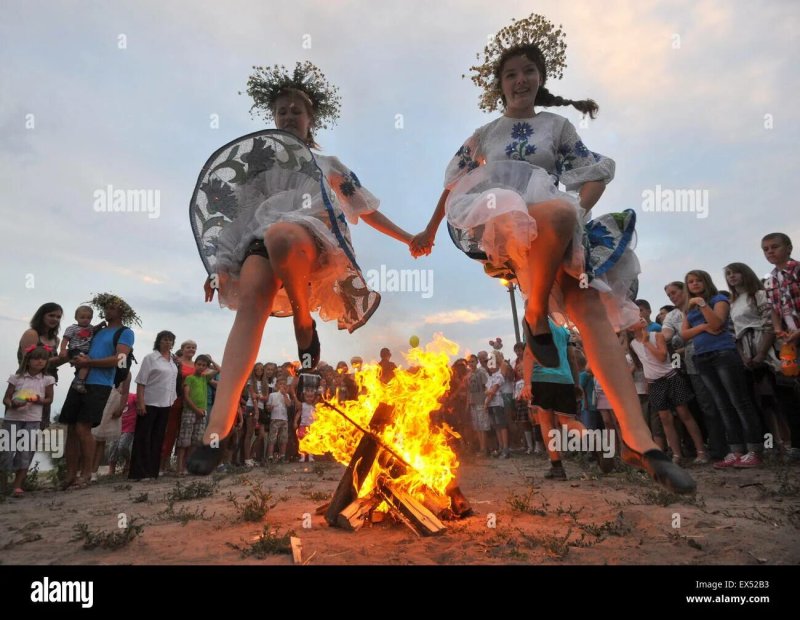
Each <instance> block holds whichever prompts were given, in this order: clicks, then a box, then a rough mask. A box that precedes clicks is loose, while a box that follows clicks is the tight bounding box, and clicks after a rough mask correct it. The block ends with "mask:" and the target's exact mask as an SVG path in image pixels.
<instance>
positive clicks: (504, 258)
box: [445, 112, 640, 329]
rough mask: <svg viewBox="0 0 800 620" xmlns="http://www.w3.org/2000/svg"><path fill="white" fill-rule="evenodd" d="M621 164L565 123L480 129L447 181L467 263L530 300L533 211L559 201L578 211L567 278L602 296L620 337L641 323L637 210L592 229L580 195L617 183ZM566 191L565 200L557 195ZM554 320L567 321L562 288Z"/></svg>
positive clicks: (522, 122) (506, 121) (552, 120)
mask: <svg viewBox="0 0 800 620" xmlns="http://www.w3.org/2000/svg"><path fill="white" fill-rule="evenodd" d="M614 167H615V164H614V161H613V160H611V159H609V158H608V157H605V156H603V155H600V154H598V153H594V152H592V151H590V150H589V149H588V148H586V146H585V145H584V144H583V142H582V141H581V139H580V137H579V136H578V134H577V132H576V131H575V127H574V126H573V125H572V124H571V123H570V122H569V121H568V120H567V119H566V118H564V117H562V116H559V115H557V114H552V113H549V112H540V113H538V114H536V116H534V117H533V118H529V119H514V118H508V117H506V116H501V117H500V118H498V119H496V120H494V121H492V122H491V123H488V124H487V125H484V126H483V127H481V128H479V129H478V130H477V131H476V132H475V133H474V134H473V135H472V136H471V137H470V138H469V139H468V140H467V141H466V142H465V143H464V144H463V146H462V147H461V148H460V149H459V150H458V151H457V152H456V154H455V156H454V157H453V159H452V160H451V162H450V164H449V165H448V167H447V171H446V173H445V187H446V188H447V189H449V190H450V194H449V196H448V198H447V202H446V204H445V211H446V213H447V221H448V231H449V232H450V236H451V239H452V240H453V242H454V243H455V245H456V246H457V247H458V248H459V249H461V250H462V251H463V252H464V253H465V254H467V256H469V257H470V258H473V259H475V260H479V261H481V262H483V263H484V270H485V271H486V272H487V273H488V274H489V275H492V276H495V277H505V278H507V279H516V280H517V281H518V282H519V285H520V289H521V290H522V292H523V294H524V295H525V296H526V297H527V293H528V289H529V286H530V274H529V270H528V257H529V253H530V249H531V243H532V242H533V241H534V240H535V239H536V237H537V234H538V230H537V224H536V220H535V219H534V218H533V217H531V215H530V214H529V213H528V205H530V204H535V203H538V202H544V201H547V200H554V199H560V200H565V201H567V202H568V203H569V204H571V205H573V206H574V208H575V210H576V213H577V214H578V225H577V226H576V228H575V232H574V234H573V238H572V244H571V246H570V252H569V255H568V256H566V257H565V259H564V264H563V267H564V269H565V271H566V272H567V273H568V274H570V275H571V276H573V277H575V278H576V279H581V278H582V277H583V276H584V274H585V277H586V280H587V284H588V285H589V286H591V287H593V288H596V289H597V290H598V291H600V292H601V298H602V299H603V302H604V305H605V307H606V311H607V314H608V318H609V320H610V321H611V323H612V325H614V327H615V329H620V328H623V327H627V326H628V325H631V324H633V323H635V322H636V321H638V320H639V310H638V307H637V306H636V305H635V304H634V303H633V302H632V300H633V299H634V298H635V296H636V292H637V290H638V274H639V271H640V269H639V261H638V259H637V258H636V255H635V254H634V253H633V251H632V247H633V242H634V229H635V223H636V214H635V212H634V211H632V210H630V209H629V210H626V211H624V212H623V213H611V214H606V215H602V216H600V217H598V218H596V219H594V220H590V221H584V220H588V216H587V215H586V214H585V213H584V211H583V209H582V208H581V207H580V204H579V202H578V197H577V195H576V194H575V193H574V192H576V191H577V190H579V189H580V187H581V185H583V183H585V182H587V181H603V182H605V183H608V182H610V181H611V180H612V179H613V178H614ZM559 183H561V184H563V185H564V187H565V189H566V191H561V190H560V189H559ZM550 312H551V313H556V314H558V313H562V314H563V300H562V299H561V295H560V289H559V287H558V286H557V285H556V286H554V287H553V293H552V294H551V299H550Z"/></svg>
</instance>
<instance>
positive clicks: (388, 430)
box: [300, 334, 459, 499]
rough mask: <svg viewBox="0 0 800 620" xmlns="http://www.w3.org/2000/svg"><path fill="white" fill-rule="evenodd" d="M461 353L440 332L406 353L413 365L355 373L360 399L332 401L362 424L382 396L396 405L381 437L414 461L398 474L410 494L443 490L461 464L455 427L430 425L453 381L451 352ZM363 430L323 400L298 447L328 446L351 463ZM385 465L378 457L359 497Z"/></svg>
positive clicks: (320, 450)
mask: <svg viewBox="0 0 800 620" xmlns="http://www.w3.org/2000/svg"><path fill="white" fill-rule="evenodd" d="M457 353H458V345H456V344H455V343H453V342H450V341H449V340H447V339H446V338H444V337H443V336H441V335H440V334H436V335H435V336H434V340H433V342H432V343H430V344H428V345H427V346H426V347H425V349H424V350H423V349H422V348H420V347H416V348H414V349H410V350H409V351H408V353H406V354H405V358H406V360H407V361H408V363H409V366H410V368H409V369H408V370H403V369H401V368H398V369H396V371H395V375H394V377H393V378H392V380H391V381H389V382H388V383H381V380H380V376H381V367H380V366H379V365H377V364H368V365H365V366H364V367H363V368H362V369H361V371H359V372H358V373H356V375H355V379H356V383H357V385H358V387H359V396H358V399H357V400H354V401H345V402H342V403H338V402H335V401H331V402H332V404H334V405H336V406H337V407H338V408H339V409H341V410H342V411H343V412H344V413H346V414H347V416H348V417H350V418H351V419H352V420H353V421H354V422H356V423H357V424H359V425H360V426H361V427H362V428H369V422H370V419H371V418H372V415H373V413H374V412H375V410H376V408H377V407H378V405H379V404H380V403H381V402H383V403H386V404H388V405H392V406H394V413H393V416H392V421H391V422H390V423H389V424H388V425H387V426H386V427H385V428H384V429H383V430H382V431H380V432H379V433H378V437H379V439H380V440H381V441H382V442H383V443H384V444H385V445H387V446H389V447H390V448H391V449H392V450H394V451H395V452H396V453H397V454H399V455H400V456H401V457H402V458H403V459H404V460H405V461H406V462H407V463H408V464H409V465H410V466H411V468H410V469H409V471H408V473H407V474H406V475H403V476H401V477H399V478H397V479H396V482H397V483H398V484H399V485H400V486H401V487H402V488H403V489H405V490H406V491H407V492H409V493H411V494H415V491H417V490H418V489H419V488H420V486H421V485H423V484H424V485H427V486H428V487H430V488H431V489H434V490H435V491H437V492H439V493H441V494H444V493H445V491H446V489H447V486H448V485H449V484H450V482H451V481H452V480H453V478H455V472H456V470H457V469H458V465H459V463H458V459H457V457H456V455H455V453H454V452H453V450H452V449H451V448H450V446H449V445H448V443H447V439H448V435H455V432H454V431H453V430H452V429H451V428H450V427H449V426H447V425H446V424H445V425H443V426H442V427H439V426H436V425H431V421H430V417H431V413H432V412H433V411H436V410H437V409H439V408H440V402H439V401H440V399H441V398H442V396H444V395H445V393H446V392H447V390H448V388H449V385H450V376H451V374H452V373H451V370H450V360H449V355H456V354H457ZM362 436H363V434H362V433H361V431H359V430H358V429H357V428H356V427H355V426H353V425H352V424H351V423H350V422H348V421H347V420H345V419H344V418H343V417H342V416H341V415H340V414H338V413H336V412H335V411H333V410H332V409H330V408H329V407H326V406H325V405H324V404H321V403H320V404H319V405H317V408H316V419H315V421H314V423H313V424H312V425H311V427H310V428H309V433H308V434H307V435H306V436H305V437H304V438H303V439H302V440H301V441H300V450H301V451H303V452H307V453H311V454H325V453H327V452H330V453H331V454H333V456H334V458H335V459H336V460H337V461H339V462H340V463H342V464H344V465H347V464H348V463H349V462H350V459H351V457H352V455H353V453H354V452H355V449H356V446H357V445H358V443H359V441H360V440H361V438H362ZM381 471H382V467H381V466H380V464H379V463H378V460H377V459H376V461H375V465H373V467H372V470H371V471H370V473H369V475H368V476H367V479H366V481H365V482H364V484H363V485H362V487H361V491H360V493H359V495H360V496H361V497H363V496H365V495H368V494H369V493H370V492H371V491H372V490H373V488H374V486H375V480H376V477H377V475H378V474H379V473H380V472H381ZM417 498H418V499H419V498H420V497H419V495H417Z"/></svg>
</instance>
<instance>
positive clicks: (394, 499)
mask: <svg viewBox="0 0 800 620" xmlns="http://www.w3.org/2000/svg"><path fill="white" fill-rule="evenodd" d="M376 492H377V494H378V495H380V497H381V498H382V499H383V500H384V501H386V503H387V504H389V506H390V507H391V508H393V509H394V510H396V511H398V512H399V513H400V514H401V515H402V516H403V520H404V521H405V522H406V523H407V524H408V525H409V526H410V527H411V529H412V530H413V531H415V532H417V533H419V532H421V533H422V534H423V535H425V536H435V535H437V534H441V533H442V532H444V531H445V529H447V528H445V526H444V523H442V522H441V521H439V519H437V518H436V515H434V514H433V513H432V512H431V511H430V510H428V509H427V508H425V506H423V505H422V504H421V503H420V502H418V501H417V500H416V499H414V498H413V497H412V496H411V495H410V494H409V493H406V492H405V491H404V490H402V489H401V488H399V487H398V486H397V485H395V484H394V483H393V482H392V481H391V480H389V478H387V477H386V476H383V475H382V476H379V477H378V486H377V490H376Z"/></svg>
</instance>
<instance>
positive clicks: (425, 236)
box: [408, 230, 434, 258]
mask: <svg viewBox="0 0 800 620" xmlns="http://www.w3.org/2000/svg"><path fill="white" fill-rule="evenodd" d="M433 239H434V235H432V234H430V233H429V232H428V231H427V230H424V231H422V232H421V233H419V234H417V235H414V237H413V238H412V239H411V243H409V245H408V249H409V250H410V252H411V256H413V257H414V258H419V257H420V256H427V255H428V254H430V253H431V250H432V249H433V246H434V243H433Z"/></svg>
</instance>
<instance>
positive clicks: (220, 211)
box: [190, 130, 380, 332]
mask: <svg viewBox="0 0 800 620" xmlns="http://www.w3.org/2000/svg"><path fill="white" fill-rule="evenodd" d="M378 206H379V201H378V199H377V198H375V196H373V195H372V194H371V193H370V192H369V191H368V190H366V189H365V188H364V187H363V186H362V184H361V181H360V180H359V179H358V177H357V176H356V174H355V173H354V172H353V171H351V170H349V169H348V168H347V167H346V166H344V164H342V163H341V162H340V161H339V160H338V159H337V158H335V157H329V156H323V155H314V154H312V153H311V151H310V150H309V149H308V148H307V147H306V145H304V144H303V143H302V142H301V141H299V140H298V139H297V138H296V137H295V136H293V135H292V134H289V133H286V132H283V131H278V130H265V131H260V132H256V133H253V134H249V135H246V136H243V137H242V138H239V139H237V140H234V141H233V142H231V143H229V144H227V145H225V146H224V147H222V148H221V149H219V150H218V151H217V152H216V153H214V154H213V155H212V156H211V158H210V159H209V160H208V162H207V163H206V165H205V166H204V167H203V169H202V171H201V173H200V177H199V179H198V182H197V185H196V187H195V191H194V194H193V196H192V200H191V203H190V221H191V226H192V231H193V233H194V236H195V239H196V241H197V247H198V250H199V252H200V258H201V259H202V261H203V264H204V266H205V267H206V270H207V271H208V273H209V275H210V276H212V285H216V286H217V288H218V289H219V299H220V304H221V305H223V306H226V307H229V308H231V309H234V310H235V309H237V307H238V299H239V288H238V286H239V273H240V270H241V266H242V263H243V261H244V260H245V258H246V257H247V256H248V252H249V250H250V249H251V247H252V245H253V243H254V242H256V243H258V242H259V241H260V242H262V243H263V239H264V235H265V233H266V231H267V230H268V229H269V227H270V226H272V225H273V224H275V223H277V222H290V223H295V224H299V225H301V226H303V227H304V228H306V230H308V232H309V233H310V234H311V235H312V237H313V238H314V240H315V243H316V246H317V249H318V253H319V257H318V260H317V262H316V263H315V266H314V270H313V273H312V276H311V283H310V294H309V300H310V306H311V309H312V311H318V312H319V314H320V317H321V318H322V319H323V320H336V321H337V322H338V325H339V328H340V329H347V330H349V331H351V332H352V331H353V330H355V329H357V328H358V327H360V326H361V325H363V324H364V323H365V322H366V321H367V320H368V319H369V317H370V316H371V315H372V313H373V312H374V311H375V309H376V308H377V306H378V304H379V303H380V295H379V294H378V293H376V292H375V291H372V290H370V289H369V288H368V287H367V284H366V281H365V280H364V278H363V276H362V274H361V271H360V269H359V267H358V263H357V262H356V257H355V252H354V249H353V245H352V242H351V239H350V231H349V228H348V221H349V222H350V223H356V222H357V221H358V218H359V216H361V215H365V214H368V213H371V212H373V211H375V210H376V209H377V208H378ZM272 314H273V316H291V315H292V307H291V304H290V302H289V299H288V296H287V295H286V293H285V291H284V290H283V289H281V291H280V292H279V293H278V295H277V297H276V300H275V303H274V306H273V311H272Z"/></svg>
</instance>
